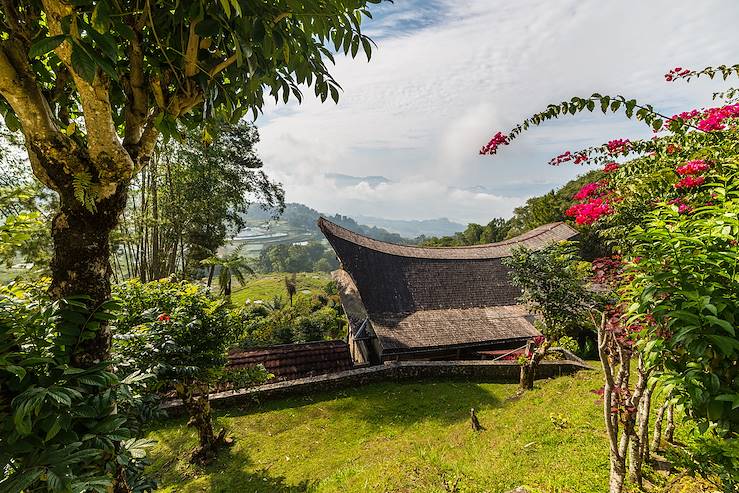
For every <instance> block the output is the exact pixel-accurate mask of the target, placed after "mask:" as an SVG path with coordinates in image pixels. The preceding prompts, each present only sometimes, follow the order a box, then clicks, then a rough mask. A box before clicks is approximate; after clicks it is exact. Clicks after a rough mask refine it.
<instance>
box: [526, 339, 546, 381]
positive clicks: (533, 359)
mask: <svg viewBox="0 0 739 493" xmlns="http://www.w3.org/2000/svg"><path fill="white" fill-rule="evenodd" d="M550 345H551V342H550V341H549V340H545V341H544V342H543V343H542V344H541V346H539V347H538V348H537V349H536V350H534V349H533V342H532V341H529V344H528V345H527V346H526V356H527V357H528V358H529V359H528V361H527V362H526V363H524V364H522V365H521V377H520V382H519V386H520V387H521V389H522V390H531V389H533V388H534V380H535V379H536V370H537V368H539V363H540V362H541V360H542V359H543V358H544V355H545V354H546V352H547V350H548V349H549V346H550Z"/></svg>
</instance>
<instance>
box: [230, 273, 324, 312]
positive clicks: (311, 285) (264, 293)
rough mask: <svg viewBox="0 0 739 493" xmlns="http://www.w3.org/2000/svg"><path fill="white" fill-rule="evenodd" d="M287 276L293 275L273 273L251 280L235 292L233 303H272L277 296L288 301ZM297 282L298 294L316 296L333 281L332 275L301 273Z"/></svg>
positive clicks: (297, 277) (297, 276) (296, 278)
mask: <svg viewBox="0 0 739 493" xmlns="http://www.w3.org/2000/svg"><path fill="white" fill-rule="evenodd" d="M286 276H288V277H289V276H292V274H285V273H272V274H264V275H260V276H259V277H257V278H254V279H250V280H248V282H247V283H246V285H244V286H243V287H239V288H237V289H235V290H234V292H233V294H232V295H231V301H232V302H233V303H234V304H236V305H240V304H242V303H244V301H246V300H247V299H250V300H252V301H253V300H264V301H270V300H272V299H273V298H274V297H275V296H281V297H282V299H283V300H285V301H287V291H286V290H285V277H286ZM295 280H296V284H297V287H298V293H300V292H301V291H303V290H309V291H311V293H312V294H315V293H319V292H321V291H323V288H324V287H325V286H326V283H328V282H329V281H330V280H331V275H330V274H327V273H323V272H301V273H299V274H297V275H296V277H295Z"/></svg>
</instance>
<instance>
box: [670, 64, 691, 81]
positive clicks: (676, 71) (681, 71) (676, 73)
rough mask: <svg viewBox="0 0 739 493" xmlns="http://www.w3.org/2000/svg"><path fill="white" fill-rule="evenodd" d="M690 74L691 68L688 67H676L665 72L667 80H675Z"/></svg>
mask: <svg viewBox="0 0 739 493" xmlns="http://www.w3.org/2000/svg"><path fill="white" fill-rule="evenodd" d="M688 74H690V70H688V69H687V68H682V67H675V68H673V69H672V70H670V71H669V72H667V73H666V74H665V80H666V81H667V82H672V81H673V80H677V79H680V78H681V77H685V76H686V75H688Z"/></svg>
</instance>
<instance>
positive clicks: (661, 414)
mask: <svg viewBox="0 0 739 493" xmlns="http://www.w3.org/2000/svg"><path fill="white" fill-rule="evenodd" d="M668 399H669V396H668ZM669 405H670V402H669V400H668V401H666V402H665V403H664V404H662V405H661V406H660V408H659V409H658V410H657V416H655V418H654V435H653V437H652V447H651V448H652V450H653V451H657V450H659V447H660V444H661V442H662V421H663V420H664V418H665V411H666V410H667V406H669Z"/></svg>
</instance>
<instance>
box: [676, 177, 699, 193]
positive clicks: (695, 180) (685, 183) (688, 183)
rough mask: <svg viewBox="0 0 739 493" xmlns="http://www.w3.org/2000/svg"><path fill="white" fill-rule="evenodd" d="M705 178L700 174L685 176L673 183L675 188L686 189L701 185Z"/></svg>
mask: <svg viewBox="0 0 739 493" xmlns="http://www.w3.org/2000/svg"><path fill="white" fill-rule="evenodd" d="M705 181H706V179H705V178H704V177H702V176H686V177H685V178H683V179H682V180H680V181H679V182H677V183H675V188H677V189H678V190H679V189H687V188H695V187H699V186H701V185H703V183H705Z"/></svg>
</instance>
